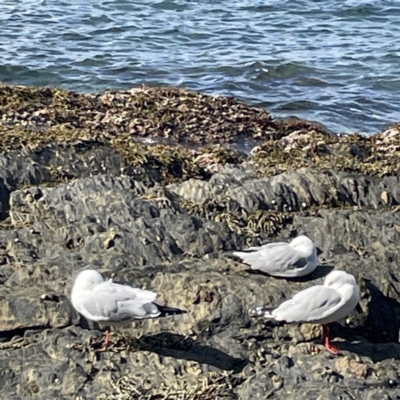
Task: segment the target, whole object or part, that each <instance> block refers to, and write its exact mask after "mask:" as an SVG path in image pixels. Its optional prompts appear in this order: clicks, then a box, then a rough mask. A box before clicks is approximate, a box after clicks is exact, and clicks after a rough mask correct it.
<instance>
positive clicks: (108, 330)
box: [97, 326, 111, 353]
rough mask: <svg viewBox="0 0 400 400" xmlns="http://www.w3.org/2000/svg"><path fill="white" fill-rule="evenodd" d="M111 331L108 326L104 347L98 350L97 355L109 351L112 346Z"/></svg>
mask: <svg viewBox="0 0 400 400" xmlns="http://www.w3.org/2000/svg"><path fill="white" fill-rule="evenodd" d="M110 331H111V328H110V327H109V326H106V337H105V339H104V346H103V347H102V348H101V349H99V350H97V353H103V352H104V351H107V350H108V345H109V344H110Z"/></svg>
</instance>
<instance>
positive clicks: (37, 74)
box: [0, 0, 400, 134]
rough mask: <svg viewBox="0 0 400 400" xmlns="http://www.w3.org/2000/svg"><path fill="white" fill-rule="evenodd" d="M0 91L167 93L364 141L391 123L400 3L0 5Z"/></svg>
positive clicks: (399, 104) (399, 110) (398, 75)
mask: <svg viewBox="0 0 400 400" xmlns="http://www.w3.org/2000/svg"><path fill="white" fill-rule="evenodd" d="M0 55H1V56H0V81H3V82H6V83H13V84H24V85H35V86H48V85H50V86H61V87H63V88H66V89H71V90H77V91H79V92H84V91H89V92H95V91H101V90H104V89H107V88H130V87H132V86H137V85H141V84H142V83H145V84H149V85H174V86H182V87H189V88H191V89H196V90H200V91H203V92H205V93H209V94H222V95H233V96H235V97H237V98H239V99H241V100H244V101H245V102H247V103H249V104H253V105H257V106H262V107H264V108H266V109H267V110H268V111H270V112H271V113H272V114H273V115H274V116H277V117H288V116H297V117H299V118H306V119H309V120H313V121H318V122H320V123H322V124H324V125H325V126H326V127H327V128H329V129H331V130H332V131H334V132H337V133H339V132H345V133H351V132H362V133H365V134H371V133H374V132H377V131H381V130H383V129H384V128H385V127H387V126H388V125H390V124H391V123H393V122H397V121H400V96H399V93H400V2H399V1H384V0H383V1H377V0H374V1H372V0H371V1H362V0H341V1H337V0H296V1H287V0H286V1H285V0H269V1H268V0H264V1H260V0H242V1H239V0H238V1H232V2H229V1H220V0H196V1H189V0H140V1H132V0H114V1H111V0H96V1H94V0H86V1H85V2H82V1H81V0H69V1H63V0H42V1H40V0H38V1H34V0H23V1H2V2H1V13H0Z"/></svg>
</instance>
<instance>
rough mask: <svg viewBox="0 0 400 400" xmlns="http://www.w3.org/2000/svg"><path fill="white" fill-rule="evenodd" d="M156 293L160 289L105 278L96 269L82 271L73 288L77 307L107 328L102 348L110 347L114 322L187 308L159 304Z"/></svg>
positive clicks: (73, 302) (152, 316)
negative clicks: (154, 290) (155, 289)
mask: <svg viewBox="0 0 400 400" xmlns="http://www.w3.org/2000/svg"><path fill="white" fill-rule="evenodd" d="M156 297H157V293H154V292H151V291H150V290H142V289H139V288H133V287H131V286H127V285H120V284H118V283H114V282H113V281H112V279H109V280H107V281H105V280H104V279H103V277H102V276H101V274H100V273H99V272H97V271H95V270H93V269H87V270H83V271H81V272H80V273H79V274H78V275H77V277H76V278H75V282H74V285H73V288H72V291H71V303H72V305H73V307H74V308H75V310H76V311H78V312H79V313H80V314H82V315H83V316H84V317H85V318H87V319H88V320H90V321H94V322H97V323H98V324H99V325H101V326H104V327H105V328H106V337H105V340H104V347H103V348H102V349H101V350H100V351H105V350H107V347H108V344H109V342H110V330H111V326H112V325H124V324H127V323H130V322H132V321H133V320H135V319H148V318H157V317H163V316H168V315H174V314H183V313H185V312H186V311H182V310H179V309H177V308H171V307H166V306H162V305H160V304H157V303H156V302H155V299H156Z"/></svg>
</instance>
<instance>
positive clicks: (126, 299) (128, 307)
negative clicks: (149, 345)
mask: <svg viewBox="0 0 400 400" xmlns="http://www.w3.org/2000/svg"><path fill="white" fill-rule="evenodd" d="M156 297H157V294H156V293H154V292H151V291H149V290H141V289H138V288H132V287H129V286H126V285H118V284H115V283H112V282H111V281H107V282H104V283H102V284H100V285H98V286H97V287H96V288H95V290H93V291H92V292H91V294H90V296H87V298H86V299H85V301H84V303H82V307H84V309H85V310H86V312H87V314H89V315H91V316H92V317H91V318H90V317H89V318H90V319H92V320H93V321H114V322H117V321H125V320H129V319H142V318H153V317H156V316H158V315H159V314H160V312H159V310H158V308H157V306H156V305H155V304H153V301H154V300H155V299H156ZM84 315H85V316H86V314H84Z"/></svg>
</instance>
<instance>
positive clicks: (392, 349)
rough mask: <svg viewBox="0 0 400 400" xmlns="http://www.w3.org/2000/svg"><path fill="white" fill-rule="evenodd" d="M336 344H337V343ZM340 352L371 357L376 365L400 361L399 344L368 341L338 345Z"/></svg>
mask: <svg viewBox="0 0 400 400" xmlns="http://www.w3.org/2000/svg"><path fill="white" fill-rule="evenodd" d="M335 344H336V343H335ZM337 344H338V345H339V347H340V350H346V351H349V352H351V353H354V354H358V355H359V356H365V357H369V358H370V359H371V360H372V361H373V362H374V363H376V362H381V361H384V360H388V359H390V358H395V359H400V345H399V344H398V343H371V342H368V341H366V340H360V341H353V342H340V343H337Z"/></svg>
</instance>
